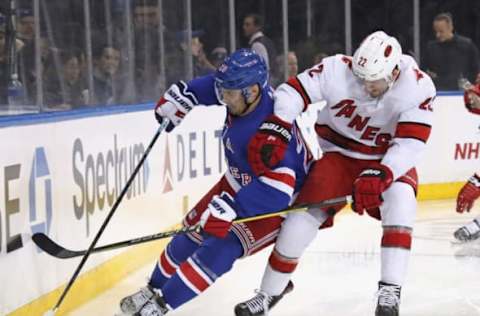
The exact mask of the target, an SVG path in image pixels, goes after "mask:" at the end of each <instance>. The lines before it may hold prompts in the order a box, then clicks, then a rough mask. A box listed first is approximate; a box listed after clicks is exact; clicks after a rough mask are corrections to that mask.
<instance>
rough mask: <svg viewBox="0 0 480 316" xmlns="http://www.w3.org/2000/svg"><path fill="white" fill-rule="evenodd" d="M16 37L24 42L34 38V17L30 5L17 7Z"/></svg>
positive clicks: (26, 42)
mask: <svg viewBox="0 0 480 316" xmlns="http://www.w3.org/2000/svg"><path fill="white" fill-rule="evenodd" d="M17 37H18V38H20V39H21V40H23V41H24V42H25V44H28V42H32V41H33V40H34V38H35V17H34V15H33V10H32V9H31V8H30V7H25V8H19V9H18V18H17Z"/></svg>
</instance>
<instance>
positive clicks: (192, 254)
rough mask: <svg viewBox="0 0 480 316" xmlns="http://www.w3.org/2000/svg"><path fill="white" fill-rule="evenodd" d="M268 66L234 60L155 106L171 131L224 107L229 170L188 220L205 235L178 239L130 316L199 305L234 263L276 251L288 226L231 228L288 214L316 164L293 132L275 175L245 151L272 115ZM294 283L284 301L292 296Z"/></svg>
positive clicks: (250, 55)
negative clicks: (206, 110)
mask: <svg viewBox="0 0 480 316" xmlns="http://www.w3.org/2000/svg"><path fill="white" fill-rule="evenodd" d="M267 82H268V75H267V68H266V65H265V62H264V61H263V59H262V58H261V57H260V56H259V55H257V54H256V53H254V52H253V51H251V50H247V49H241V50H238V51H236V52H234V53H233V54H232V55H230V56H229V57H228V58H227V59H226V60H225V61H224V63H223V64H222V65H220V67H219V68H218V70H217V71H216V73H215V74H212V75H208V76H204V77H200V78H197V79H193V80H191V81H190V82H188V83H185V82H183V81H180V82H178V83H176V84H174V85H172V86H171V87H170V88H169V89H168V90H167V91H166V92H165V94H164V96H163V97H162V98H161V99H160V101H159V102H158V104H157V106H156V108H155V116H156V117H157V119H158V120H159V121H160V122H161V121H163V119H165V118H166V119H169V121H170V123H169V125H168V127H167V131H171V130H172V129H173V128H174V127H175V126H177V125H178V124H180V123H181V121H182V119H183V118H184V116H185V115H186V114H188V112H189V111H190V110H191V109H192V108H193V107H195V106H198V105H207V106H208V105H223V106H226V107H227V117H226V120H225V125H224V128H223V134H222V138H223V144H224V149H225V157H226V160H227V165H228V169H227V172H226V173H225V174H224V175H223V176H222V178H221V179H220V180H219V181H218V182H217V184H216V185H215V186H214V187H213V188H211V189H210V191H209V192H208V193H207V194H206V195H205V196H204V197H203V198H202V199H201V200H200V201H199V202H198V203H197V205H195V207H194V208H193V209H192V210H191V211H190V212H189V213H188V214H187V215H186V217H185V219H184V220H183V224H184V225H186V226H191V225H195V224H198V223H200V225H201V227H202V232H201V233H189V234H181V235H177V236H175V237H174V238H173V239H172V241H171V242H170V243H169V244H168V245H167V247H166V248H165V250H164V251H163V253H162V254H161V255H160V259H159V261H158V263H157V264H156V265H155V268H154V271H153V273H152V275H151V278H150V280H149V282H148V284H147V285H146V286H145V287H143V288H141V289H140V290H139V291H138V292H136V293H134V294H132V295H130V296H127V297H125V298H124V299H122V300H121V302H120V308H121V310H122V312H123V313H125V314H127V315H139V316H147V315H148V316H152V315H165V314H166V313H167V312H168V311H170V310H173V309H176V308H178V307H179V306H181V305H182V304H184V303H186V302H188V301H190V300H191V299H193V298H195V297H196V296H197V295H199V294H200V293H202V292H203V291H204V290H206V289H207V288H208V287H209V286H210V285H212V284H213V282H215V280H216V279H217V278H219V277H220V276H222V275H223V274H225V273H226V272H228V271H229V270H230V269H231V268H232V265H233V263H234V262H235V260H237V259H239V258H241V257H245V256H249V255H252V254H254V253H256V252H257V251H259V250H261V249H263V248H265V247H267V246H268V245H271V244H272V243H273V242H274V241H275V239H276V237H277V235H278V232H279V229H280V225H281V223H282V220H283V218H281V217H279V216H275V217H270V218H266V219H261V220H256V221H252V222H246V223H240V224H235V223H234V224H232V221H233V220H235V219H240V218H245V217H251V216H256V215H261V214H264V213H271V212H276V211H279V210H282V209H285V208H287V207H288V206H289V205H290V204H291V203H292V201H293V199H294V196H295V195H296V193H297V192H298V190H299V189H300V187H301V185H302V184H303V182H304V179H305V176H306V172H307V171H308V168H309V165H310V161H311V160H312V158H311V155H310V153H309V152H308V150H307V148H306V146H305V143H304V141H303V139H302V137H301V135H300V132H299V131H298V129H297V127H294V132H293V133H292V134H291V135H292V136H291V139H289V140H286V143H288V144H289V145H288V149H287V154H286V155H285V157H284V159H283V160H282V161H281V162H280V163H279V164H278V165H277V167H276V168H275V169H273V170H269V171H268V172H266V173H264V174H263V175H261V176H259V177H258V176H255V174H254V173H253V170H252V168H251V166H250V165H249V163H248V157H247V145H248V143H249V141H250V138H251V137H252V136H253V135H254V134H255V132H256V131H257V129H258V128H259V126H260V124H262V122H264V121H265V120H266V119H267V118H270V117H271V116H272V114H273V97H272V89H271V87H270V86H269V85H268V83H267ZM292 287H293V285H292V284H291V283H290V284H289V286H288V287H287V288H286V289H285V291H284V293H282V294H281V295H279V296H278V297H275V298H274V299H275V300H277V299H280V297H281V296H282V295H283V294H285V293H286V292H288V291H289V290H291V289H292Z"/></svg>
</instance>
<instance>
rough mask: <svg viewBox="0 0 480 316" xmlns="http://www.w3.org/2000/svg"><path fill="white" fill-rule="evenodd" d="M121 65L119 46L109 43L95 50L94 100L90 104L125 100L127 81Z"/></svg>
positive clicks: (114, 102)
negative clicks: (123, 75)
mask: <svg viewBox="0 0 480 316" xmlns="http://www.w3.org/2000/svg"><path fill="white" fill-rule="evenodd" d="M119 66H120V51H119V49H118V48H116V47H113V46H111V45H108V44H107V45H103V47H102V48H100V49H99V50H98V51H96V52H94V69H93V100H92V102H88V103H89V104H99V105H110V104H117V103H119V102H121V101H122V100H123V93H122V92H123V87H124V83H125V81H124V78H123V77H122V76H121V74H120V73H119Z"/></svg>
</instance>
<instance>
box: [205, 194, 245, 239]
mask: <svg viewBox="0 0 480 316" xmlns="http://www.w3.org/2000/svg"><path fill="white" fill-rule="evenodd" d="M234 205H235V201H234V200H233V198H232V196H231V195H230V194H228V193H227V192H222V194H221V195H220V196H218V195H215V196H214V197H213V199H212V201H211V202H210V203H209V204H208V206H207V209H206V210H205V212H203V214H202V216H201V217H200V225H201V226H202V228H203V231H205V232H206V233H208V234H210V235H212V236H215V237H218V238H225V236H227V234H228V231H229V230H230V227H231V226H232V222H233V220H234V219H235V218H236V217H237V213H236V212H235V209H234Z"/></svg>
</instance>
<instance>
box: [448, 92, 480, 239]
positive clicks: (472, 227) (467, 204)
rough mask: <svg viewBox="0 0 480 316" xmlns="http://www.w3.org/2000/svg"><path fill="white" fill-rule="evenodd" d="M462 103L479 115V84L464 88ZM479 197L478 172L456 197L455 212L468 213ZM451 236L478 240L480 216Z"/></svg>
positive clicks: (479, 183) (479, 177)
mask: <svg viewBox="0 0 480 316" xmlns="http://www.w3.org/2000/svg"><path fill="white" fill-rule="evenodd" d="M464 88H465V92H464V98H463V99H464V102H465V106H466V107H467V110H468V111H469V112H471V113H473V114H477V115H479V114H480V84H476V85H471V84H468V85H466V86H465V87H464ZM479 197H480V172H476V173H474V174H473V175H472V176H471V177H470V178H469V179H468V181H467V183H465V185H464V186H463V187H462V189H461V190H460V192H458V195H457V212H458V213H463V212H465V211H466V212H470V209H471V208H472V207H473V204H474V203H475V200H477V199H478V198H479ZM453 235H454V236H455V239H457V240H458V241H461V242H467V241H472V240H475V239H478V238H480V216H478V217H476V218H474V219H473V220H472V221H471V222H469V223H468V224H466V225H464V226H462V227H460V228H459V229H457V230H456V231H455V232H454V233H453Z"/></svg>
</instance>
